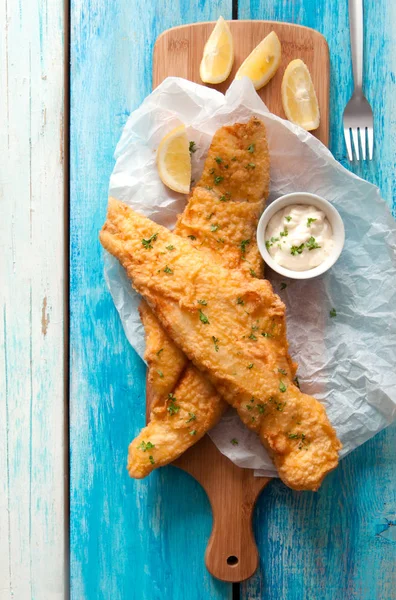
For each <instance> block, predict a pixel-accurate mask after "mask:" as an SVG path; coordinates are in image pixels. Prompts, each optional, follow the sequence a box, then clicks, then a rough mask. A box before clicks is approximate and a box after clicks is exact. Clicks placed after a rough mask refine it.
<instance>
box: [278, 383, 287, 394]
mask: <svg viewBox="0 0 396 600" xmlns="http://www.w3.org/2000/svg"><path fill="white" fill-rule="evenodd" d="M279 389H280V391H281V392H286V390H287V387H286V386H285V384H284V383H283V381H281V382H280V384H279Z"/></svg>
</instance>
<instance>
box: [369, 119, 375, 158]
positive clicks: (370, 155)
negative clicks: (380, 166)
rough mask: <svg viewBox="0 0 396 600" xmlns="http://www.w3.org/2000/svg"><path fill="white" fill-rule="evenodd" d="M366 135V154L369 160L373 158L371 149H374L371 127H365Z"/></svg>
mask: <svg viewBox="0 0 396 600" xmlns="http://www.w3.org/2000/svg"><path fill="white" fill-rule="evenodd" d="M367 137H368V154H369V160H373V149H374V130H373V128H372V127H367Z"/></svg>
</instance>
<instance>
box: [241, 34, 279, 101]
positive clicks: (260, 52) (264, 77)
mask: <svg viewBox="0 0 396 600" xmlns="http://www.w3.org/2000/svg"><path fill="white" fill-rule="evenodd" d="M281 58H282V49H281V43H280V41H279V38H278V36H277V35H276V33H275V31H271V33H269V34H268V35H267V36H266V37H265V38H264V39H263V40H262V41H261V42H260V43H259V45H258V46H256V47H255V49H254V50H253V51H252V52H251V53H250V54H249V56H248V57H247V58H246V59H245V60H244V61H243V63H242V64H241V66H240V67H239V69H238V71H237V74H236V75H235V79H242V77H245V76H247V77H249V79H251V80H252V82H253V85H254V87H255V89H256V90H259V89H260V88H262V87H263V86H265V84H266V83H268V82H269V80H270V79H272V77H273V76H274V75H275V73H276V71H277V70H278V67H279V65H280V63H281Z"/></svg>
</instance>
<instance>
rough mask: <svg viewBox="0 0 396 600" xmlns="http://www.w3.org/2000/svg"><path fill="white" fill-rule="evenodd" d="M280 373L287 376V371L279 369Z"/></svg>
mask: <svg viewBox="0 0 396 600" xmlns="http://www.w3.org/2000/svg"><path fill="white" fill-rule="evenodd" d="M278 373H282V375H287V373H286V371H285V369H278Z"/></svg>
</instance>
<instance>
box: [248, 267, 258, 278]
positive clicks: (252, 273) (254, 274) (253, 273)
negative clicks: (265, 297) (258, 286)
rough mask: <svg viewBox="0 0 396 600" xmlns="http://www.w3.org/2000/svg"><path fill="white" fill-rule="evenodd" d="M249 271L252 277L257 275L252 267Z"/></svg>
mask: <svg viewBox="0 0 396 600" xmlns="http://www.w3.org/2000/svg"><path fill="white" fill-rule="evenodd" d="M249 273H250V275H251V276H252V277H257V275H256V272H255V271H254V270H253V269H249Z"/></svg>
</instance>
